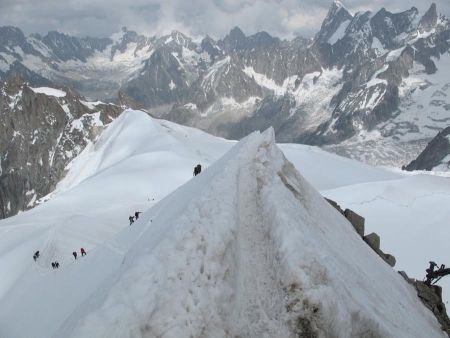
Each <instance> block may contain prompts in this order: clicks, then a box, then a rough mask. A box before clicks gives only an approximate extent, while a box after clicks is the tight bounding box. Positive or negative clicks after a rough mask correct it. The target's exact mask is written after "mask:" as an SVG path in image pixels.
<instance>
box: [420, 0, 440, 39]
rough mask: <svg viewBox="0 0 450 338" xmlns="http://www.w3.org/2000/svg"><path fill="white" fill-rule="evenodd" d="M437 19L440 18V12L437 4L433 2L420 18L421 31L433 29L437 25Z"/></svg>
mask: <svg viewBox="0 0 450 338" xmlns="http://www.w3.org/2000/svg"><path fill="white" fill-rule="evenodd" d="M437 20H438V13H437V9H436V4H435V3H434V2H433V3H432V4H431V6H430V8H429V9H428V11H426V13H425V14H424V15H423V16H422V18H421V19H420V23H419V30H420V31H421V32H426V31H429V30H431V29H433V28H434V27H436V24H437Z"/></svg>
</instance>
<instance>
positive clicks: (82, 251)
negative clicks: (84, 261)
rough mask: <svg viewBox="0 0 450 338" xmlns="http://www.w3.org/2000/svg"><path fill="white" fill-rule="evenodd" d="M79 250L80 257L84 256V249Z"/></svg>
mask: <svg viewBox="0 0 450 338" xmlns="http://www.w3.org/2000/svg"><path fill="white" fill-rule="evenodd" d="M80 252H81V257H83V256H86V251H84V248H81V249H80Z"/></svg>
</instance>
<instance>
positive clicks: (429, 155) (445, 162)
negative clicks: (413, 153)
mask: <svg viewBox="0 0 450 338" xmlns="http://www.w3.org/2000/svg"><path fill="white" fill-rule="evenodd" d="M405 169H406V170H409V171H412V170H437V171H448V170H449V169H450V126H449V127H447V128H445V129H443V130H441V131H440V132H439V133H438V134H437V135H436V137H434V138H433V139H432V140H431V141H430V143H428V145H427V146H426V147H425V149H424V150H423V151H422V152H421V153H420V155H419V156H418V157H417V158H416V159H415V160H413V161H412V162H411V163H409V164H408V165H407V166H406V167H405Z"/></svg>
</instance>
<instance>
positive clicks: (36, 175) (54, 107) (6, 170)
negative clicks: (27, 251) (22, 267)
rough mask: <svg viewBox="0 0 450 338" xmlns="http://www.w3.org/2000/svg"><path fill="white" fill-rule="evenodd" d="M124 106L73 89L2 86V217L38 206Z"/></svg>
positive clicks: (17, 80) (14, 82) (17, 83)
mask: <svg viewBox="0 0 450 338" xmlns="http://www.w3.org/2000/svg"><path fill="white" fill-rule="evenodd" d="M122 111H123V108H122V107H119V106H117V105H113V104H105V103H102V102H88V101H86V100H85V99H84V98H83V97H81V96H80V95H79V94H77V93H76V92H75V91H73V90H71V89H70V88H62V89H55V88H49V87H32V86H31V85H29V84H27V83H25V82H24V81H23V80H22V79H20V78H18V77H15V78H12V79H10V80H8V81H6V82H4V83H3V84H0V218H5V217H8V216H11V215H15V214H16V213H17V212H19V211H21V210H25V209H27V208H30V207H33V206H34V205H35V204H36V203H37V202H39V199H40V198H42V197H44V196H45V195H47V194H48V193H50V192H51V191H52V190H53V189H54V188H55V186H56V184H57V183H58V182H59V181H60V180H61V179H62V178H63V177H64V175H65V173H66V169H67V168H66V166H67V165H68V163H69V162H70V161H71V160H73V159H74V158H75V157H76V156H77V155H78V154H79V153H80V152H81V151H82V150H83V149H84V148H85V147H86V146H87V145H89V144H90V143H92V142H93V141H95V140H96V138H97V137H98V135H99V134H100V132H101V131H102V130H103V128H104V126H105V125H108V124H109V123H110V122H111V121H112V120H113V119H114V118H116V117H117V116H118V115H119V114H120V113H121V112H122Z"/></svg>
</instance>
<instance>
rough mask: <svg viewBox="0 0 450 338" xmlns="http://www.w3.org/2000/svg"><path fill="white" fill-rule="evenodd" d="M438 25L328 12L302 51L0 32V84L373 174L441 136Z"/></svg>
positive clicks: (261, 40)
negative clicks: (79, 98)
mask: <svg viewBox="0 0 450 338" xmlns="http://www.w3.org/2000/svg"><path fill="white" fill-rule="evenodd" d="M449 40H450V25H449V22H448V20H447V18H445V17H443V16H440V15H439V14H438V9H437V8H436V6H435V5H434V4H432V5H431V6H430V8H429V10H428V11H427V12H426V13H423V14H419V12H418V10H417V9H416V8H414V7H412V8H411V9H409V10H406V11H404V12H400V13H391V12H389V11H387V10H385V9H381V10H379V11H378V12H374V13H371V12H360V13H355V14H352V13H350V12H349V11H348V10H347V9H346V8H345V7H344V6H343V5H342V4H341V3H340V2H338V1H334V2H333V3H332V5H331V7H330V10H329V12H328V14H327V16H326V18H325V19H324V21H323V24H322V27H321V29H320V31H319V32H318V33H317V34H316V36H315V37H314V38H313V39H312V40H308V39H303V38H301V37H298V38H296V39H293V40H289V41H288V40H280V39H279V38H276V37H272V36H270V35H269V34H267V33H265V32H259V33H257V34H254V35H251V36H246V35H245V34H244V33H243V32H242V31H241V30H240V29H239V28H234V29H232V30H231V31H230V33H229V34H228V35H227V36H226V37H224V38H222V39H218V40H215V39H213V38H211V37H205V38H204V39H203V40H202V41H201V42H197V41H194V40H193V39H191V38H190V37H188V36H186V35H184V34H182V33H180V32H176V31H174V32H172V34H170V35H167V36H163V37H146V36H143V35H139V34H137V33H135V32H132V31H129V30H127V29H126V28H124V29H123V30H122V31H121V32H120V33H118V34H115V35H113V36H112V37H111V38H106V39H93V38H83V39H80V38H75V37H71V36H67V35H65V34H61V33H57V32H50V33H49V34H47V35H46V36H44V37H41V36H38V35H31V36H29V37H26V36H24V35H23V33H22V32H21V31H20V30H19V29H17V28H13V27H3V28H0V42H1V43H0V78H6V77H8V76H10V75H11V74H21V75H22V76H25V77H26V78H27V79H29V81H30V83H32V84H33V83H34V82H35V83H37V84H38V85H39V86H41V85H46V86H48V85H49V84H48V82H52V83H55V84H56V85H72V86H74V87H75V89H77V90H78V91H80V92H81V93H82V94H83V95H85V96H87V97H90V98H91V99H94V98H95V99H97V98H100V99H108V98H115V97H116V96H117V92H118V91H119V90H121V92H122V93H126V94H127V95H128V96H129V97H131V98H132V99H133V100H135V101H136V102H140V103H141V104H142V105H143V106H144V107H147V108H151V110H152V113H153V114H155V115H156V116H160V117H163V118H165V119H169V120H172V121H176V122H179V123H183V124H186V125H190V126H195V127H199V128H201V129H204V130H207V131H209V132H211V133H213V134H216V135H220V136H224V137H227V138H234V139H239V138H241V137H243V136H245V135H247V134H248V133H249V132H251V131H253V130H258V129H259V130H262V129H265V128H268V127H269V126H273V127H274V128H275V131H276V135H277V140H278V141H281V142H302V143H309V144H316V145H321V146H323V147H325V148H326V149H328V150H331V151H334V152H337V153H339V154H342V155H345V156H348V157H352V158H356V159H359V160H364V161H366V162H370V163H376V164H380V163H381V164H391V165H397V166H401V165H403V164H405V163H408V162H410V161H411V160H412V159H414V158H415V157H416V156H417V155H418V154H419V153H420V152H421V151H422V150H423V148H424V147H425V145H426V144H427V143H428V142H429V141H430V139H431V138H432V137H434V136H435V134H436V132H437V131H439V130H442V129H443V128H445V127H446V126H447V125H448V119H449V118H450V116H449V114H450V113H449V111H450V110H449V105H450V102H447V96H448V95H449V94H450V93H449V90H450V89H449V88H450V86H449V84H448V80H447V76H446V69H448V64H449V62H450V61H449V60H450V55H449V47H450V42H449Z"/></svg>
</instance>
